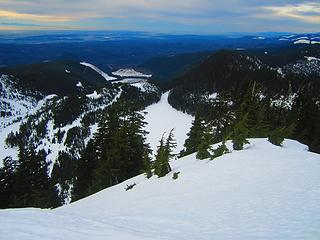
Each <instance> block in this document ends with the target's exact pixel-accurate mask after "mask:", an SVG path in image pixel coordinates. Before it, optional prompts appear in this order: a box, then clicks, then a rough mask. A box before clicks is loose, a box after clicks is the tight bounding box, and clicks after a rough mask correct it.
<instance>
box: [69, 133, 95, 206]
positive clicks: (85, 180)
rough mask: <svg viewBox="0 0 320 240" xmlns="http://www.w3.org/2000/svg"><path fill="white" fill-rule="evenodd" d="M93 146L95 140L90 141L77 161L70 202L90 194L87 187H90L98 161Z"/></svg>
mask: <svg viewBox="0 0 320 240" xmlns="http://www.w3.org/2000/svg"><path fill="white" fill-rule="evenodd" d="M95 146H96V142H95V139H93V140H90V141H89V142H88V144H87V146H86V148H85V149H84V150H83V151H82V153H81V157H80V159H79V160H78V161H77V167H76V172H75V179H74V185H73V189H72V201H76V200H79V199H81V198H84V197H86V196H88V195H89V194H90V192H89V187H90V186H91V185H92V181H93V178H94V171H95V168H96V166H97V161H98V158H97V157H98V156H97V148H96V147H95Z"/></svg>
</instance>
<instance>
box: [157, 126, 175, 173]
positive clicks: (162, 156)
mask: <svg viewBox="0 0 320 240" xmlns="http://www.w3.org/2000/svg"><path fill="white" fill-rule="evenodd" d="M175 147H176V142H175V140H174V137H173V129H172V130H171V131H170V133H169V135H168V138H167V139H166V142H164V136H162V137H161V140H160V144H159V146H158V150H157V155H156V160H155V162H154V173H155V174H156V175H157V176H158V177H163V176H165V175H166V174H167V173H169V172H170V171H171V167H170V164H169V161H170V159H171V158H172V157H174V154H173V153H172V152H173V150H174V148H175Z"/></svg>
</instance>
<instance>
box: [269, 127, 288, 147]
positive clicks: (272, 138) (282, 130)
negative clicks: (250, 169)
mask: <svg viewBox="0 0 320 240" xmlns="http://www.w3.org/2000/svg"><path fill="white" fill-rule="evenodd" d="M293 129H294V125H293V124H291V125H289V126H284V127H278V128H276V129H274V130H273V131H272V132H271V133H270V135H269V137H268V140H269V142H271V143H272V144H274V145H276V146H282V143H283V141H284V139H285V138H286V137H289V136H291V135H292V133H293Z"/></svg>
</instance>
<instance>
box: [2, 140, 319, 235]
mask: <svg viewBox="0 0 320 240" xmlns="http://www.w3.org/2000/svg"><path fill="white" fill-rule="evenodd" d="M249 140H250V142H251V144H250V145H249V146H248V147H247V148H246V149H245V150H243V151H233V152H232V153H229V154H226V155H224V156H222V157H220V158H217V159H215V160H213V161H209V160H202V161H201V160H197V159H196V158H195V155H194V154H193V155H189V156H186V157H184V158H181V159H179V160H176V161H172V162H171V166H172V168H173V172H177V171H179V172H180V174H179V178H178V179H177V180H173V179H172V174H173V173H170V174H168V175H167V176H165V177H163V178H157V177H155V176H154V177H152V178H151V179H146V178H145V177H144V176H143V175H140V176H137V177H135V178H132V179H130V180H128V181H126V182H123V183H121V184H119V185H116V186H114V187H111V188H108V189H105V190H103V191H101V192H99V193H96V194H94V195H92V196H90V197H87V198H85V199H82V200H80V201H78V202H75V203H73V204H71V205H67V206H63V207H61V208H58V209H55V210H40V209H31V208H30V209H8V210H1V211H0V222H1V225H0V234H1V238H2V239H10V240H15V239H24V240H29V239H30V240H45V239H46V240H49V239H50V240H51V239H52V240H53V239H59V240H64V239H65V240H70V239H77V240H82V239H83V240H84V239H85V240H87V239H92V240H97V239H103V240H105V239H112V240H126V239H128V240H138V239H139V240H143V239H154V240H157V239H159V240H160V239H167V240H171V239H172V240H176V239H180V240H194V239H197V240H204V239H205V240H211V239H223V240H270V239H281V240H298V239H299V240H301V239H319V236H320V228H319V226H320V205H319V201H320V184H319V183H320V175H319V172H320V156H319V155H318V154H314V153H311V152H307V151H306V146H304V145H302V144H299V143H298V142H295V141H291V140H287V141H286V142H285V144H284V147H282V148H281V147H277V146H274V145H272V144H270V143H269V142H268V141H267V140H266V139H249ZM132 183H136V184H137V185H136V186H135V187H134V188H133V189H131V190H129V191H125V187H126V185H127V184H132Z"/></svg>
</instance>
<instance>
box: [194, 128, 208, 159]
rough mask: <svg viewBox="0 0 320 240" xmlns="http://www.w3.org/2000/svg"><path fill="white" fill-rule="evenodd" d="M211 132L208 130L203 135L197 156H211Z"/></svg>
mask: <svg viewBox="0 0 320 240" xmlns="http://www.w3.org/2000/svg"><path fill="white" fill-rule="evenodd" d="M211 137H212V136H211V134H210V133H209V132H208V131H206V132H205V133H203V135H202V137H201V142H200V144H199V145H198V147H197V155H196V156H197V158H198V159H200V160H202V159H206V158H209V157H210V152H209V151H210V145H211V144H212V143H211Z"/></svg>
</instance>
